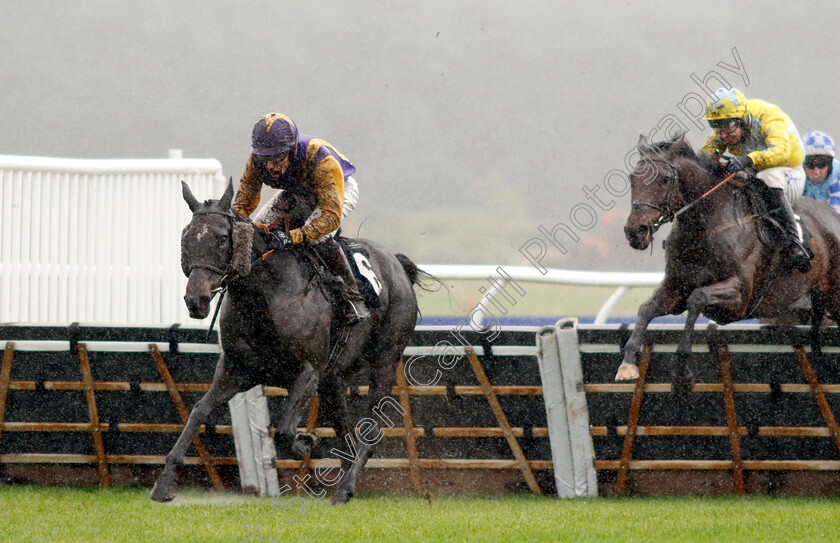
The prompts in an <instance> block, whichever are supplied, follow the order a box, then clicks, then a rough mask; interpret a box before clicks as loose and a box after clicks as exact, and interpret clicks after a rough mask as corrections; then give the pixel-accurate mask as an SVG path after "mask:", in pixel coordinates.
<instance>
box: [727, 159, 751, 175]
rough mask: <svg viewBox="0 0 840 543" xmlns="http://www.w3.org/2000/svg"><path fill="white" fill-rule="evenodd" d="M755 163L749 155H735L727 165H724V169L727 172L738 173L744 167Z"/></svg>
mask: <svg viewBox="0 0 840 543" xmlns="http://www.w3.org/2000/svg"><path fill="white" fill-rule="evenodd" d="M752 165H753V161H752V159H751V158H750V157H748V156H747V155H744V156H734V157H732V158H730V159H729V162H727V164H726V166H725V167H724V171H725V172H726V173H728V174H729V173H736V172H740V171H741V170H743V169H744V168H749V167H751V166H752Z"/></svg>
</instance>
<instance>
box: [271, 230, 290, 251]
mask: <svg viewBox="0 0 840 543" xmlns="http://www.w3.org/2000/svg"><path fill="white" fill-rule="evenodd" d="M265 242H266V245H268V248H269V249H274V250H278V249H282V248H283V247H285V246H286V245H289V244H291V243H292V238H291V237H289V234H287V233H286V232H283V231H282V230H277V231H276V232H272V233H270V234H268V235H266V236H265Z"/></svg>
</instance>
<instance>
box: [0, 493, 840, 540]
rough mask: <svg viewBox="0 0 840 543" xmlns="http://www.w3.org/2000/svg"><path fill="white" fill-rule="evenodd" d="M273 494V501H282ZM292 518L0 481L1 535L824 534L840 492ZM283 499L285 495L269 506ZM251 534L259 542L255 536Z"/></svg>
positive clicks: (389, 509)
mask: <svg viewBox="0 0 840 543" xmlns="http://www.w3.org/2000/svg"><path fill="white" fill-rule="evenodd" d="M281 500H282V498H281ZM307 501H308V504H309V510H308V511H307V512H306V514H305V515H304V516H303V517H302V518H300V520H299V521H298V522H297V523H294V524H288V523H287V522H285V520H284V519H285V518H289V517H291V516H293V513H292V511H291V510H289V511H286V512H284V513H279V512H277V511H275V510H274V509H272V507H271V500H269V499H265V498H263V499H261V498H257V497H251V496H242V495H238V494H233V493H226V494H220V493H214V492H201V491H182V492H181V493H180V494H179V495H178V497H177V498H176V499H175V501H173V502H171V503H169V504H157V503H153V502H151V501H149V498H148V490H147V489H138V488H117V489H99V488H50V487H34V486H6V487H0V541H3V542H6V541H14V542H24V541H25V542H33V543H39V542H57V541H61V542H76V541H79V542H81V541H84V542H97V543H98V542H126V543H127V542H132V543H134V542H139V541H143V542H145V541H156V542H157V541H178V542H182V541H185V542H202V543H203V542H224V543H237V542H239V541H243V540H248V541H254V540H250V539H247V538H246V535H247V534H246V532H245V528H244V526H245V524H250V525H254V524H257V523H259V524H261V525H262V528H261V530H260V533H261V534H262V536H263V539H264V541H266V542H269V541H271V540H272V539H274V538H277V541H329V542H330V543H338V542H342V541H399V542H400V543H405V542H411V541H529V542H530V541H575V542H580V541H583V542H586V541H645V542H648V541H652V542H660V541H661V542H674V541H698V542H701V541H708V542H723V541H725V542H742V541H743V542H748V541H760V542H762V543H768V542H773V541H780V542H781V541H784V542H790V541H832V540H836V539H837V537H838V536H837V534H840V515H838V514H837V513H838V511H840V500H838V499H800V498H769V497H747V498H734V497H732V498H599V499H586V500H583V499H579V500H558V499H552V498H545V497H542V498H541V497H534V496H528V495H524V496H515V497H504V498H478V497H438V498H432V499H431V501H427V500H425V499H423V498H415V497H405V496H398V497H387V496H361V497H358V498H354V499H353V500H352V501H351V502H350V503H349V504H347V505H345V506H341V507H331V506H330V505H329V503H328V502H327V501H326V500H314V499H309V500H307ZM279 503H281V504H283V503H285V501H281V502H279ZM256 541H259V540H256Z"/></svg>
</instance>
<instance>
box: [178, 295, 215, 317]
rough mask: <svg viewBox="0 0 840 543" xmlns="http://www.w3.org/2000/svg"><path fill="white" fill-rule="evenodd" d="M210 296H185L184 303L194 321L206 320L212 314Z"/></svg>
mask: <svg viewBox="0 0 840 543" xmlns="http://www.w3.org/2000/svg"><path fill="white" fill-rule="evenodd" d="M211 299H212V298H210V296H197V297H195V296H190V295H189V294H187V295H185V296H184V302H186V304H187V310H188V311H189V312H190V318H192V319H198V320H201V319H205V318H207V315H209V314H210V300H211Z"/></svg>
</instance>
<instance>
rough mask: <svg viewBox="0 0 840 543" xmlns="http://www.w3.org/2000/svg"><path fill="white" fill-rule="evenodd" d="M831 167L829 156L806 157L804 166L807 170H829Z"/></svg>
mask: <svg viewBox="0 0 840 543" xmlns="http://www.w3.org/2000/svg"><path fill="white" fill-rule="evenodd" d="M830 165H831V157H830V156H829V155H809V156H806V157H805V163H804V164H803V166H805V167H806V168H827V167H829V166H830Z"/></svg>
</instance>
